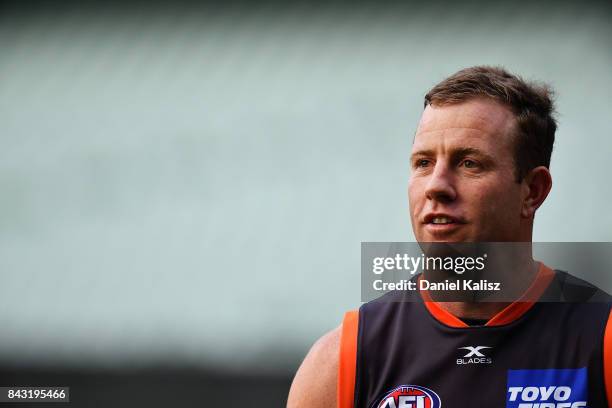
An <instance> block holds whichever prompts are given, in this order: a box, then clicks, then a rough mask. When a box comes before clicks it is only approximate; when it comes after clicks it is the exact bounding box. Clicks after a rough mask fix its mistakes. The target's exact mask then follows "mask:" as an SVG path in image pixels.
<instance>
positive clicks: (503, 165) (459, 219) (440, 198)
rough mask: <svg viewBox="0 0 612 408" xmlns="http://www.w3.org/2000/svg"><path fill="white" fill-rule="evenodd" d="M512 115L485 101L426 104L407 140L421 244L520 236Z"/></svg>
mask: <svg viewBox="0 0 612 408" xmlns="http://www.w3.org/2000/svg"><path fill="white" fill-rule="evenodd" d="M515 126H516V125H515V117H514V115H513V113H512V112H511V111H510V110H509V109H508V108H506V107H505V106H503V105H501V104H499V103H497V102H495V101H493V100H489V99H483V98H477V99H471V100H468V101H466V102H462V103H459V104H454V105H448V106H439V107H432V106H427V108H426V109H425V111H424V112H423V115H422V117H421V121H420V123H419V127H418V129H417V132H416V135H415V138H414V144H413V146H412V155H411V169H412V174H411V177H410V184H409V188H408V196H409V201H410V217H411V221H412V228H413V230H414V235H415V237H416V239H417V241H419V242H494V241H524V240H526V239H528V237H526V236H525V227H524V224H523V222H524V220H523V219H522V218H521V206H522V194H523V193H522V189H521V183H517V182H516V179H515V171H514V170H515V165H514V159H513V158H514V142H515V138H514V132H515Z"/></svg>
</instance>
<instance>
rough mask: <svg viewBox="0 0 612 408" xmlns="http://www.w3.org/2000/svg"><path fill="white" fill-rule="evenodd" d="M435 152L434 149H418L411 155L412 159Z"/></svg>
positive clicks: (432, 154)
mask: <svg viewBox="0 0 612 408" xmlns="http://www.w3.org/2000/svg"><path fill="white" fill-rule="evenodd" d="M435 155H436V154H435V152H434V151H433V150H417V151H416V152H413V153H412V154H411V155H410V158H411V159H414V158H415V157H423V156H430V157H431V156H435Z"/></svg>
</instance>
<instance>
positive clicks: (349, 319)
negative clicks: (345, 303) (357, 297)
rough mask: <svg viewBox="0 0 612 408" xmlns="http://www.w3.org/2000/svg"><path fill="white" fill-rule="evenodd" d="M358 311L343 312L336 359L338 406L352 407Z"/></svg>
mask: <svg viewBox="0 0 612 408" xmlns="http://www.w3.org/2000/svg"><path fill="white" fill-rule="evenodd" d="M358 327H359V311H358V310H352V311H350V312H346V313H345V314H344V321H343V322H342V336H341V337H340V358H339V361H338V388H337V396H338V408H353V403H354V398H355V377H356V374H357V333H358V332H357V329H358Z"/></svg>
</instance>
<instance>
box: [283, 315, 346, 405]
mask: <svg viewBox="0 0 612 408" xmlns="http://www.w3.org/2000/svg"><path fill="white" fill-rule="evenodd" d="M341 336H342V326H339V327H337V328H335V329H333V330H331V331H329V332H328V333H326V334H324V335H323V336H322V337H321V338H319V339H318V340H317V341H316V342H315V343H314V344H313V345H312V347H311V348H310V351H309V352H308V354H307V355H306V358H304V361H303V362H302V365H301V366H300V368H299V369H298V371H297V373H296V375H295V378H294V379H293V383H292V384H291V389H290V391H289V400H288V403H287V407H288V408H300V407H312V408H317V407H321V408H323V407H325V408H329V407H335V406H336V386H337V383H338V375H337V374H338V362H339V352H340V339H341Z"/></svg>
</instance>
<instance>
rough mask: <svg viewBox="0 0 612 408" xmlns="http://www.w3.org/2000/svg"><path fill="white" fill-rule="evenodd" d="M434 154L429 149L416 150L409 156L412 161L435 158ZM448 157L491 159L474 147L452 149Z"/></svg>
mask: <svg viewBox="0 0 612 408" xmlns="http://www.w3.org/2000/svg"><path fill="white" fill-rule="evenodd" d="M435 155H436V153H435V151H433V150H429V149H425V150H417V151H416V152H414V153H412V154H411V155H410V158H411V159H414V158H415V157H432V156H435ZM450 155H451V156H452V157H463V156H469V155H474V156H479V157H482V158H484V159H492V157H491V156H490V155H489V154H487V153H485V152H483V151H482V150H480V149H478V148H475V147H458V148H453V149H451V151H450Z"/></svg>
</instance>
